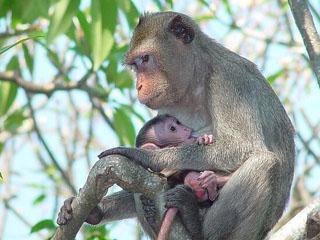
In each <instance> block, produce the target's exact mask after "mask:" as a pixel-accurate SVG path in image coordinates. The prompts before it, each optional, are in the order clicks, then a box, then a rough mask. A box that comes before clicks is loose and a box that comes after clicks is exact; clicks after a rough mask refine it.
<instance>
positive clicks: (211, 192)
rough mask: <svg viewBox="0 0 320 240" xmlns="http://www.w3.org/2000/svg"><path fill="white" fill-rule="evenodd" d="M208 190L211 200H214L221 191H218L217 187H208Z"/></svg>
mask: <svg viewBox="0 0 320 240" xmlns="http://www.w3.org/2000/svg"><path fill="white" fill-rule="evenodd" d="M207 192H208V198H209V200H210V201H212V202H213V201H214V200H216V198H217V197H218V195H219V193H218V191H217V188H214V187H213V188H211V187H208V188H207Z"/></svg>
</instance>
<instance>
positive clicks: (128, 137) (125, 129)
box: [113, 108, 135, 146]
mask: <svg viewBox="0 0 320 240" xmlns="http://www.w3.org/2000/svg"><path fill="white" fill-rule="evenodd" d="M113 124H114V127H115V130H116V132H117V134H118V136H119V140H120V144H121V145H125V144H130V145H131V146H133V145H134V141H135V129H134V126H133V124H132V121H131V118H130V117H129V116H128V114H127V113H126V112H125V110H124V109H123V108H117V109H116V110H115V113H114V115H113Z"/></svg>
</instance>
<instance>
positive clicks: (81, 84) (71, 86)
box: [0, 71, 109, 99]
mask: <svg viewBox="0 0 320 240" xmlns="http://www.w3.org/2000/svg"><path fill="white" fill-rule="evenodd" d="M91 74H92V72H91V71H88V72H87V73H86V74H85V75H84V76H83V77H82V78H81V79H80V80H79V81H77V82H69V83H66V82H49V83H46V84H36V83H33V82H31V81H27V80H25V79H23V78H21V77H20V76H19V75H18V74H16V73H14V72H12V71H7V72H2V73H1V72H0V81H1V80H2V81H7V82H14V83H16V84H17V85H18V86H19V87H22V88H23V89H24V90H26V91H27V92H29V93H40V94H45V95H47V96H51V95H52V94H53V93H54V92H56V91H70V90H75V89H78V90H83V91H85V92H88V93H89V94H90V95H92V96H94V97H97V98H100V99H106V98H107V97H108V95H109V93H103V92H100V91H97V90H96V89H94V88H91V87H89V86H88V85H87V84H86V80H87V79H88V78H89V77H90V76H91Z"/></svg>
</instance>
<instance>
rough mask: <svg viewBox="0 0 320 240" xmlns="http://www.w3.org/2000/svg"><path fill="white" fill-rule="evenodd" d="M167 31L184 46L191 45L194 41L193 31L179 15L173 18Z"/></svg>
mask: <svg viewBox="0 0 320 240" xmlns="http://www.w3.org/2000/svg"><path fill="white" fill-rule="evenodd" d="M169 31H170V32H172V33H173V34H174V35H175V37H176V38H177V39H181V40H182V42H183V43H184V44H188V43H191V42H192V40H193V39H194V30H193V28H192V27H190V26H188V25H187V24H185V23H184V22H183V21H182V17H181V16H180V15H177V16H175V17H174V18H173V19H172V20H171V21H170V23H169Z"/></svg>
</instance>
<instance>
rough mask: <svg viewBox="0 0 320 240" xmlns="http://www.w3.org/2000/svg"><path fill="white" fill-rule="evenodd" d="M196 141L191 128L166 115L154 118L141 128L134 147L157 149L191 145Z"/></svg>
mask: <svg viewBox="0 0 320 240" xmlns="http://www.w3.org/2000/svg"><path fill="white" fill-rule="evenodd" d="M196 140H197V138H196V137H194V136H193V135H192V129H191V128H189V127H187V126H185V125H183V124H182V123H181V122H180V121H179V120H178V119H176V118H175V117H172V116H170V115H167V114H166V115H159V116H156V117H155V118H153V119H151V120H150V121H148V122H147V123H146V124H145V125H144V126H143V127H142V128H141V130H140V131H139V133H138V136H137V138H136V147H138V148H145V149H157V148H164V147H174V146H180V145H183V144H192V143H195V142H196Z"/></svg>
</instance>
